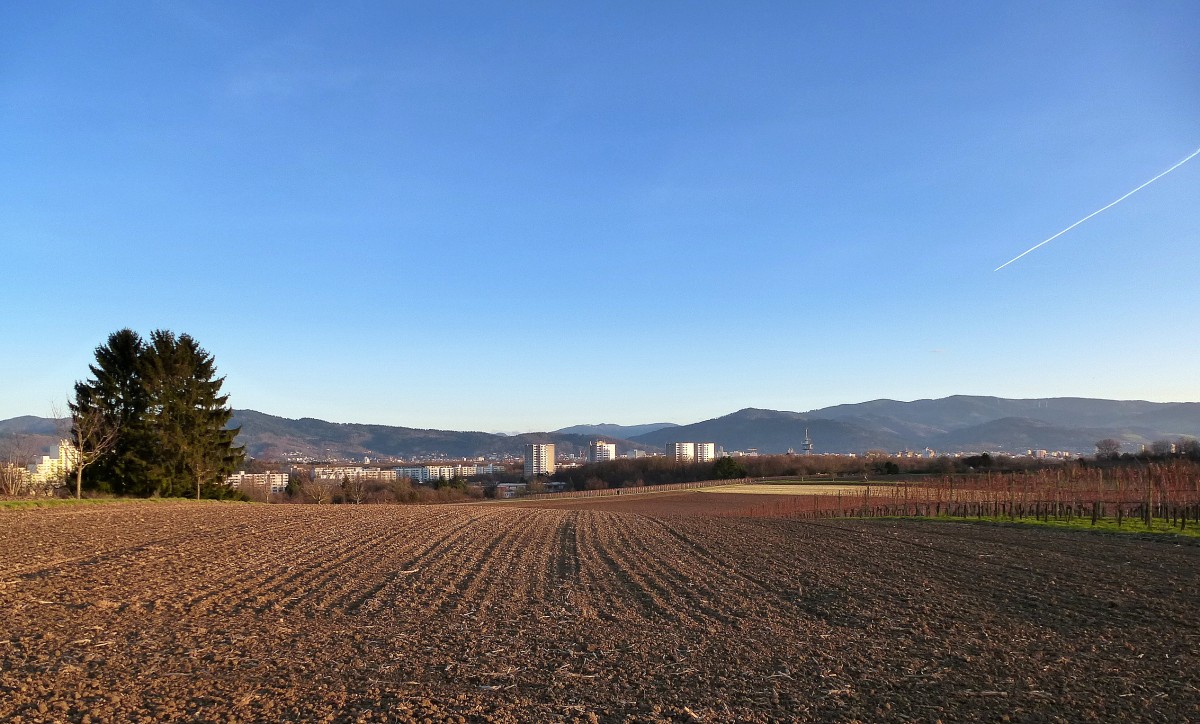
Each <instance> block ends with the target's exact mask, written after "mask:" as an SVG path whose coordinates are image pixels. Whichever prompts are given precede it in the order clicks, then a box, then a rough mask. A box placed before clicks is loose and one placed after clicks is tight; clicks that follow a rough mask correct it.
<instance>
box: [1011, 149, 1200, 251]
mask: <svg viewBox="0 0 1200 724" xmlns="http://www.w3.org/2000/svg"><path fill="white" fill-rule="evenodd" d="M1196 156H1200V148H1197V149H1196V150H1195V151H1192V153H1191V154H1190V155H1189V156H1188V157H1187V158H1185V159H1183V160H1182V161H1180V162H1179V163H1177V164H1175V165H1174V166H1172V167H1171V168H1169V169H1167V170H1166V171H1163V172H1162V173H1160V174H1159V175H1157V176H1155V177H1154V178H1152V179H1150V180H1149V181H1147V182H1146V183H1144V184H1142V185H1141V186H1138V187H1137V188H1136V189H1134V190H1133V191H1130V192H1129V193H1127V194H1125V195H1124V196H1122V197H1121V198H1119V199H1117V200H1116V201H1114V202H1112V203H1111V204H1109V205H1108V206H1105V207H1103V208H1099V209H1096V210H1095V211H1093V212H1092V213H1090V214H1088V215H1087V216H1085V217H1083V218H1082V219H1080V220H1079V221H1076V222H1075V223H1074V224H1071V225H1070V226H1068V227H1067V228H1065V229H1063V230H1062V231H1060V232H1058V233H1057V234H1055V235H1054V236H1052V237H1050V238H1049V239H1046V240H1045V241H1043V242H1042V243H1040V244H1037V245H1036V246H1032V247H1030V248H1028V249H1026V250H1025V251H1023V252H1021V253H1020V254H1017V255H1016V256H1014V257H1013V258H1011V259H1009V260H1008V261H1006V262H1004V263H1003V264H1001V265H1000V266H998V267H996V268H995V269H993V270H992V271H994V272H998V271H1000V270H1001V269H1003V268H1004V267H1006V266H1008V265H1009V264H1012V263H1013V262H1014V261H1016V260H1017V259H1020V258H1021V257H1023V256H1025V255H1026V254H1028V253H1029V252H1031V251H1034V250H1035V249H1040V248H1041V247H1043V246H1045V245H1046V244H1049V243H1050V242H1052V241H1054V240H1055V239H1057V238H1058V237H1060V236H1062V235H1063V234H1065V233H1067V232H1068V231H1070V230H1071V229H1074V228H1075V227H1076V226H1079V225H1080V224H1082V223H1083V222H1085V221H1087V220H1088V219H1090V218H1092V217H1093V216H1095V215H1096V214H1098V213H1100V212H1101V211H1107V210H1108V209H1111V208H1112V207H1114V206H1116V205H1117V204H1119V203H1121V202H1122V201H1124V200H1125V199H1127V198H1129V197H1130V196H1133V195H1134V194H1136V193H1137V192H1138V191H1141V190H1142V189H1144V188H1146V187H1147V186H1149V185H1150V184H1152V183H1154V182H1155V181H1157V180H1159V179H1160V178H1162V177H1163V176H1166V175H1167V174H1169V173H1171V172H1172V171H1174V170H1175V169H1177V168H1179V167H1180V166H1182V165H1183V164H1185V163H1187V162H1188V161H1191V160H1192V159H1193V158H1195V157H1196Z"/></svg>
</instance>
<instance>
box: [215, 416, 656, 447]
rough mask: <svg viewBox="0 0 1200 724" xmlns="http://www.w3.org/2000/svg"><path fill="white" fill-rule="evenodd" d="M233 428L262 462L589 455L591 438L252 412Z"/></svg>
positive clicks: (238, 419) (235, 421)
mask: <svg viewBox="0 0 1200 724" xmlns="http://www.w3.org/2000/svg"><path fill="white" fill-rule="evenodd" d="M233 424H234V425H240V426H241V428H242V432H241V434H240V435H239V436H238V440H239V441H240V442H241V443H242V444H243V445H246V446H247V448H248V450H249V452H250V454H251V455H252V456H254V457H256V458H260V459H273V458H281V457H283V456H284V455H286V454H289V453H299V454H301V455H306V456H311V457H315V458H361V457H379V456H389V457H391V456H395V457H405V458H412V457H434V456H440V455H444V456H447V457H452V458H469V457H476V456H479V455H491V454H501V455H521V454H523V453H524V450H525V445H526V444H527V443H535V442H536V443H543V442H552V443H554V444H555V445H557V446H558V452H560V453H580V452H583V451H586V449H587V445H588V443H589V442H590V441H591V440H594V439H597V438H596V436H593V435H581V434H570V433H556V432H547V433H526V434H522V435H497V434H493V433H488V432H458V431H454V430H428V429H420V428H412V427H394V426H390V425H360V424H353V423H336V422H326V421H324V420H315V419H313V418H302V419H299V420H289V419H287V418H284V417H275V416H273V415H267V414H264V413H261V412H255V411H254V410H235V411H234V414H233ZM602 439H604V440H607V441H609V442H616V443H617V444H618V448H619V449H620V450H622V451H624V450H626V449H628V448H631V447H633V443H629V442H628V441H625V440H622V439H619V438H614V437H610V436H602Z"/></svg>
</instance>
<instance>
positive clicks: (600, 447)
mask: <svg viewBox="0 0 1200 724" xmlns="http://www.w3.org/2000/svg"><path fill="white" fill-rule="evenodd" d="M616 459H617V446H616V443H611V442H604V441H603V440H593V441H592V442H591V443H590V444H588V462H589V463H603V462H607V461H609V460H616Z"/></svg>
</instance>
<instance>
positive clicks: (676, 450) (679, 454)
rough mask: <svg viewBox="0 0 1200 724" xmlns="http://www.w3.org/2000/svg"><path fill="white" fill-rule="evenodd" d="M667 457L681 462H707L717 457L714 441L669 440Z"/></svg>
mask: <svg viewBox="0 0 1200 724" xmlns="http://www.w3.org/2000/svg"><path fill="white" fill-rule="evenodd" d="M667 457H669V458H671V459H672V460H675V461H676V462H681V463H707V462H712V461H713V460H716V459H717V444H716V443H713V442H669V443H667Z"/></svg>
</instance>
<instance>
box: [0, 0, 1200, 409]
mask: <svg viewBox="0 0 1200 724" xmlns="http://www.w3.org/2000/svg"><path fill="white" fill-rule="evenodd" d="M0 28H3V30H0V35H2V41H3V42H0V158H2V159H3V165H2V168H3V173H0V252H2V254H0V264H3V267H4V269H5V273H4V274H3V278H2V280H0V310H2V312H0V335H2V336H3V339H4V343H3V344H2V345H0V379H2V380H3V388H2V391H0V419H2V418H7V417H13V416H17V415H23V414H34V415H46V414H49V411H50V406H51V404H52V403H54V402H58V403H59V405H60V406H62V404H63V403H64V402H65V400H66V397H67V394H68V391H69V390H70V387H71V384H72V382H74V381H75V380H76V379H80V378H83V377H84V376H86V374H87V364H88V363H89V361H90V360H91V357H92V350H93V349H94V348H95V347H96V345H98V344H101V343H102V342H103V341H104V340H105V339H106V337H107V335H108V334H109V333H110V332H112V331H114V330H116V329H119V328H121V327H126V326H128V327H132V328H134V329H136V330H138V331H140V332H142V333H148V332H149V331H150V330H152V329H155V328H169V329H172V330H175V331H176V332H188V333H190V334H192V335H193V336H195V337H196V338H197V339H198V340H199V341H200V343H201V344H202V345H203V346H205V347H206V348H207V349H208V350H209V351H211V352H213V354H214V355H215V356H216V360H217V364H218V367H219V369H220V371H221V372H222V373H223V374H225V375H226V376H227V381H226V390H227V391H228V392H229V393H230V395H231V402H232V404H233V406H235V407H238V408H253V409H257V410H261V411H263V412H268V413H272V414H277V415H283V416H287V417H302V416H308V417H319V418H322V419H328V420H334V421H340V422H376V423H386V424H396V425H407V426H415V427H439V428H451V429H480V430H506V431H515V430H536V429H554V428H557V427H562V426H565V425H569V424H575V423H581V422H601V421H604V422H618V423H625V424H632V423H641V422H650V421H659V420H670V421H675V422H681V423H686V422H693V421H696V420H700V419H705V418H709V417H715V416H718V415H721V414H725V413H728V412H731V411H733V410H736V409H739V408H742V407H747V406H756V407H769V408H773V409H788V410H808V409H813V408H817V407H822V406H825V405H830V404H838V403H844V402H858V401H862V400H869V399H875V398H880V397H890V398H893V399H904V400H909V399H916V398H923V397H940V396H944V395H949V394H990V395H998V396H1003V397H1048V396H1064V395H1078V396H1090V397H1107V398H1119V399H1150V400H1163V401H1197V400H1200V377H1198V376H1197V374H1196V360H1197V359H1198V358H1200V342H1198V341H1197V339H1198V335H1197V334H1196V332H1195V328H1196V325H1197V319H1198V318H1200V284H1198V283H1197V275H1196V270H1197V269H1200V243H1198V242H1200V159H1198V160H1196V161H1194V162H1192V163H1189V164H1187V165H1184V166H1183V167H1181V168H1179V169H1178V170H1176V171H1174V172H1173V173H1171V174H1170V175H1168V176H1166V177H1164V178H1162V179H1161V180H1159V181H1158V182H1156V183H1155V184H1153V185H1151V186H1150V187H1148V188H1146V189H1144V190H1143V191H1141V192H1139V193H1138V194H1136V195H1134V196H1132V197H1130V198H1129V199H1128V200H1126V201H1124V202H1123V203H1121V204H1120V205H1118V206H1115V207H1113V208H1112V209H1110V210H1108V211H1106V212H1104V213H1103V214H1100V215H1098V216H1096V217H1095V218H1093V219H1091V220H1089V221H1088V222H1087V223H1085V224H1082V225H1080V226H1079V227H1078V228H1076V229H1074V230H1072V231H1071V232H1070V233H1068V234H1065V235H1064V236H1062V237H1060V238H1059V239H1057V240H1055V241H1054V242H1052V243H1051V244H1048V245H1047V246H1045V247H1043V248H1041V249H1039V250H1037V251H1036V252H1034V253H1032V254H1030V255H1029V256H1027V257H1025V258H1024V259H1022V260H1020V261H1018V262H1017V263H1015V264H1013V265H1012V266H1010V267H1008V268H1005V269H1003V270H1001V271H999V272H993V271H992V270H993V269H994V268H995V267H996V266H998V265H999V264H1001V263H1003V262H1005V261H1007V260H1008V259H1010V258H1012V257H1013V256H1015V255H1016V254H1018V253H1020V252H1021V251H1024V250H1025V249H1027V248H1029V247H1030V246H1032V245H1034V244H1036V243H1038V242H1039V241H1041V240H1043V239H1045V238H1046V237H1048V236H1050V235H1051V234H1053V233H1054V232H1056V231H1058V230H1060V229H1062V228H1063V227H1065V226H1067V225H1068V224H1070V223H1072V222H1074V221H1076V220H1077V219H1079V218H1081V217H1083V216H1085V215H1086V214H1088V213H1091V212H1092V211H1094V210H1096V209H1097V208H1099V207H1101V206H1103V205H1105V204H1107V203H1109V202H1111V201H1113V200H1114V199H1116V198H1118V197H1120V196H1121V195H1122V194H1124V193H1126V192H1127V191H1129V190H1130V189H1132V188H1134V187H1136V186H1137V185H1138V184H1140V183H1142V182H1144V181H1146V180H1148V179H1150V178H1152V177H1153V176H1154V175H1155V174H1157V173H1159V172H1161V171H1163V170H1164V169H1166V168H1168V167H1170V166H1171V165H1172V164H1174V163H1176V162H1177V161H1179V160H1180V159H1182V158H1183V157H1185V156H1186V155H1188V154H1189V153H1191V152H1192V151H1194V150H1195V149H1196V148H1197V147H1200V82H1198V81H1197V79H1200V43H1197V42H1196V37H1197V35H1198V31H1200V4H1197V3H1195V2H1192V1H1190V0H1186V1H1183V2H1142V1H1138V2H1124V3H1113V2H1095V1H1089V2H1057V3H1016V2H1014V3H1007V2H947V3H877V4H875V3H825V4H818V3H807V2H778V3H774V2H745V3H734V2H726V3H699V2H654V3H561V2H553V3H551V2H546V3H432V2H396V3H383V2H380V3H326V4H312V5H309V4H305V3H298V2H287V3H282V2H280V3H269V2H263V3H240V2H239V3H233V2H229V3H217V2H214V3H181V2H167V1H165V0H164V1H160V2H140V3H135V2H113V3H85V2H79V3H58V4H55V5H53V6H47V5H45V4H37V3H8V4H6V5H4V6H3V8H0Z"/></svg>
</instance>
